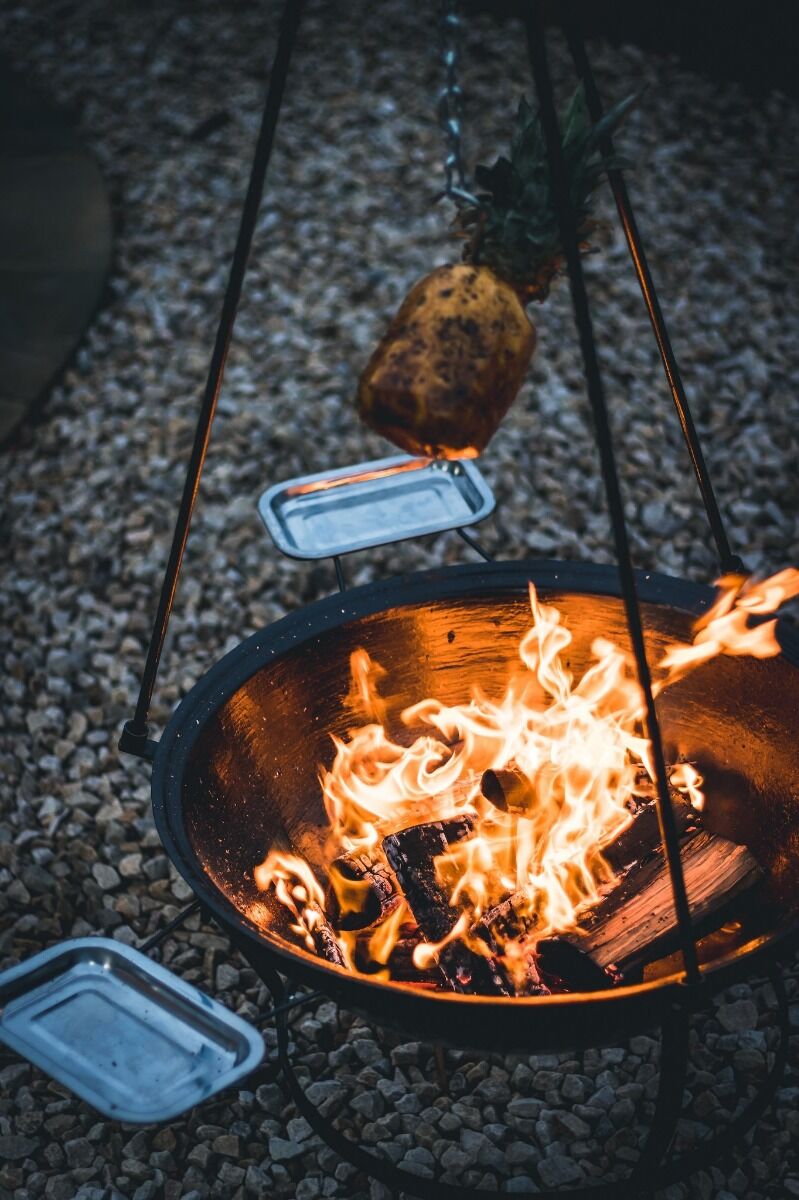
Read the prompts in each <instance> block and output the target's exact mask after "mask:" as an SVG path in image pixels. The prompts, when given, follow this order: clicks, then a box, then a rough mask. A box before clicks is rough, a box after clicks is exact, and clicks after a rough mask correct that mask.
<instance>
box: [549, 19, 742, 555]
mask: <svg viewBox="0 0 799 1200" xmlns="http://www.w3.org/2000/svg"><path fill="white" fill-rule="evenodd" d="M563 28H564V32H565V34H566V40H567V42H568V44H569V50H570V52H571V56H572V59H573V61H574V65H575V68H576V70H577V74H578V75H579V76H580V79H581V80H582V81H583V87H584V89H585V99H586V103H587V105H588V111H589V113H590V115H591V120H592V121H593V122H594V123H595V124H596V123H597V122H598V121H600V120H601V119H602V115H603V108H602V101H601V100H600V98H599V91H598V90H597V86H596V80H595V79H594V73H593V71H592V70H591V64H590V63H589V61H588V55H587V54H586V50H585V42H584V41H583V38H582V35H581V33H580V31H579V26H578V23H577V17H576V14H575V11H574V5H573V3H571V2H570V3H567V5H566V7H565V10H564V16H563ZM600 148H601V150H602V154H603V155H604V156H605V158H610V157H611V156H612V155H613V139H612V138H611V137H610V135H609V134H608V135H606V136H605V137H604V138H602V140H601V142H600ZM607 175H608V182H609V183H610V187H611V190H612V192H613V198H614V200H615V201H616V209H617V211H618V214H619V220H620V221H621V226H622V229H623V230H624V236H625V238H626V239H627V246H628V248H629V251H630V257H631V258H632V261H633V266H634V267H635V274H636V276H637V277H638V284H639V286H640V288H641V294H642V295H643V298H644V303H645V305H646V311H647V313H648V314H649V320H650V322H651V325H652V332H653V333H654V335H655V341H656V342H657V346H658V350H659V351H660V357H661V361H662V363H663V370H664V372H665V375H666V381H667V383H668V385H669V389H670V391H671V396H672V399H673V401H674V407H675V408H676V410H677V416H678V417H679V421H680V425H681V427H682V432H683V437H684V438H685V444H686V446H687V447H688V455H689V457H690V459H691V465H692V466H693V469H694V474H695V475H696V481H697V483H698V484H699V491H700V493H701V496H702V501H703V503H704V506H705V512H706V513H707V519H708V523H709V525H710V530H711V533H712V534H713V539H714V541H715V543H716V549H717V551H718V556H719V561H720V563H721V569H722V571H723V572H725V573H727V572H739V571H743V570H744V565H743V563H742V561H741V559H740V558H739V556H738V555H737V554H734V553H733V552H732V550H731V548H730V542H729V539H728V537H727V532H726V530H725V528H724V521H723V519H722V516H721V512H720V511H719V506H718V502H717V500H716V493H715V492H714V490H713V484H712V483H711V480H710V474H709V472H708V469H707V463H706V462H705V456H704V454H703V452H702V446H701V444H700V441H699V434H698V433H697V431H696V426H695V425H694V419H693V416H692V415H691V409H690V407H689V405H688V397H687V396H686V394H685V388H684V386H683V382H682V375H681V374H680V368H679V364H678V362H677V356H676V355H675V353H674V349H673V347H672V344H671V338H670V337H669V331H668V328H667V326H666V320H665V317H664V316H663V311H662V309H661V307H660V300H659V299H658V294H657V291H656V290H655V284H654V282H653V280H652V274H651V272H650V270H649V263H648V261H647V257H646V253H645V251H644V246H643V242H642V241H641V235H640V233H639V231H638V225H637V223H636V220H635V213H634V211H633V206H632V202H631V200H630V194H629V192H628V191H627V184H626V182H625V179H624V174H623V172H622V171H621V170H620V169H619V168H618V167H611V168H609V170H608V172H607Z"/></svg>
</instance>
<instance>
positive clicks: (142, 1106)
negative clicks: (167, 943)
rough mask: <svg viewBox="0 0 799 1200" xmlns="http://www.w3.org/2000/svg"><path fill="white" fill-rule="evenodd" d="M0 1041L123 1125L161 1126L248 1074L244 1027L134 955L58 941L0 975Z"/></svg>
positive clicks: (248, 1037) (259, 1046)
mask: <svg viewBox="0 0 799 1200" xmlns="http://www.w3.org/2000/svg"><path fill="white" fill-rule="evenodd" d="M0 1041H3V1042H5V1043H6V1045H8V1046H10V1047H11V1048H12V1049H13V1050H16V1051H17V1053H19V1054H21V1055H23V1056H24V1057H25V1058H27V1059H29V1060H30V1062H32V1063H35V1065H36V1066H38V1067H41V1068H42V1070H43V1071H46V1072H47V1074H48V1075H51V1076H52V1077H53V1078H54V1079H57V1080H59V1082H60V1083H63V1084H65V1085H66V1086H67V1087H69V1088H70V1089H71V1090H72V1091H73V1092H75V1093H76V1094H77V1095H78V1096H80V1097H81V1098H82V1099H83V1100H87V1101H88V1102H89V1104H92V1105H93V1106H94V1107H95V1108H96V1109H98V1111H99V1112H101V1113H104V1114H105V1115H106V1116H108V1117H115V1118H117V1119H118V1120H122V1121H135V1122H141V1123H145V1124H148V1123H151V1122H154V1121H166V1120H169V1119H171V1118H173V1117H176V1116H177V1115H178V1114H179V1113H182V1112H185V1110H186V1109H188V1108H191V1107H192V1106H193V1105H195V1104H198V1103H199V1102H200V1101H202V1100H205V1099H206V1098H207V1097H208V1096H211V1095H213V1094H214V1093H215V1092H218V1091H221V1090H222V1089H223V1088H225V1087H228V1086H229V1085H230V1084H232V1083H234V1082H235V1081H236V1080H238V1079H240V1078H241V1077H242V1076H244V1075H246V1074H248V1073H249V1072H250V1071H252V1070H254V1068H255V1067H256V1066H257V1065H258V1063H259V1062H260V1061H261V1059H262V1057H263V1054H264V1043H263V1039H262V1037H261V1035H260V1033H258V1032H257V1031H256V1030H255V1029H253V1028H252V1026H250V1025H248V1024H247V1022H246V1021H243V1020H242V1019H241V1018H240V1017H237V1016H235V1015H234V1014H233V1013H230V1012H228V1010H227V1009H226V1008H224V1007H223V1006H222V1005H221V1004H219V1003H217V1001H216V1000H212V999H211V998H210V997H209V996H206V995H204V994H203V993H202V992H200V991H198V990H197V989H196V988H194V987H192V986H191V985H190V984H187V983H184V982H183V981H182V980H180V979H178V978H177V976H175V975H173V974H172V973H171V972H170V971H168V970H166V969H165V968H164V967H161V966H159V965H158V964H157V963H154V962H152V961H151V960H150V959H149V958H147V957H146V956H145V955H144V954H141V953H140V952H139V951H138V950H132V949H131V948H130V947H128V946H124V945H122V944H121V943H119V942H114V941H111V940H109V939H106V938H79V939H76V940H74V941H68V942H61V943H59V944H58V945H57V946H53V947H51V949H49V950H45V951H43V952H42V953H41V954H37V955H35V956H34V957H33V958H30V959H28V960H27V961H26V962H24V963H21V964H20V965H19V966H17V967H12V968H11V969H10V970H8V971H5V972H3V973H2V974H0Z"/></svg>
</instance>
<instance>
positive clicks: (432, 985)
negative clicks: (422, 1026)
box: [352, 925, 446, 991]
mask: <svg viewBox="0 0 799 1200" xmlns="http://www.w3.org/2000/svg"><path fill="white" fill-rule="evenodd" d="M371 936H372V935H371V932H369V931H368V930H359V932H358V936H357V939H356V941H355V947H354V951H353V956H352V957H353V963H354V965H355V966H356V968H357V969H358V970H359V971H362V972H363V974H364V975H374V974H375V973H376V972H378V971H383V970H385V969H388V972H389V976H390V978H391V979H392V980H393V981H394V982H395V983H412V984H414V985H415V986H417V987H422V988H427V989H429V990H431V991H440V990H441V989H442V987H445V986H446V984H445V981H444V979H443V977H442V974H441V971H440V970H439V969H438V966H437V965H436V964H435V963H433V964H431V965H430V966H429V967H417V965H416V963H415V962H414V961H413V955H414V951H415V950H416V947H417V946H418V945H420V944H421V942H422V941H423V938H422V936H421V934H420V933H419V930H418V929H416V927H415V926H413V925H410V926H408V925H404V926H403V927H402V929H401V930H400V936H399V937H398V938H397V941H396V942H395V943H394V945H393V946H392V948H391V953H390V954H389V956H388V958H387V959H386V961H385V963H382V962H376V961H375V959H374V957H373V954H372V947H371V945H370V942H371Z"/></svg>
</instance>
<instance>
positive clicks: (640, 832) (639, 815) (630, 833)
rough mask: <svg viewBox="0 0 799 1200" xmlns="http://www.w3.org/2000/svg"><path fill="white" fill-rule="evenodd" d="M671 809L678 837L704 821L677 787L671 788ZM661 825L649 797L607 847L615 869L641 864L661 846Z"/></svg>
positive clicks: (603, 852) (604, 855) (654, 804)
mask: <svg viewBox="0 0 799 1200" xmlns="http://www.w3.org/2000/svg"><path fill="white" fill-rule="evenodd" d="M669 795H670V797H671V808H672V812H673V813H674V821H675V824H676V826H677V836H678V837H680V838H682V837H684V836H685V835H686V834H687V833H688V832H689V831H692V830H695V829H697V828H698V827H699V822H700V820H701V818H700V816H699V813H698V812H697V811H696V809H695V808H694V807H693V806H692V805H691V804H689V803H688V801H687V800H686V799H685V797H684V796H682V795H681V794H680V793H679V792H678V791H677V790H676V788H669ZM660 844H661V840H660V824H659V822H658V810H657V803H656V802H655V801H654V800H650V801H649V802H648V803H646V804H643V805H641V807H640V808H638V809H637V810H636V811H635V813H634V814H633V819H632V822H631V823H630V824H629V825H628V826H627V828H626V829H625V830H624V832H623V833H621V834H619V836H618V837H617V838H616V840H615V841H613V842H611V843H610V845H608V846H605V847H604V849H603V851H602V856H603V858H605V859H606V861H607V862H608V863H609V864H610V866H611V867H612V868H613V870H614V871H617V872H618V871H623V870H624V869H625V868H626V867H629V866H631V865H632V864H633V863H639V862H641V861H643V859H645V858H646V856H647V855H648V854H651V853H652V852H653V851H655V850H658V849H659V848H660Z"/></svg>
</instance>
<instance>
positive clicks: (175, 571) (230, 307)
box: [121, 0, 304, 749]
mask: <svg viewBox="0 0 799 1200" xmlns="http://www.w3.org/2000/svg"><path fill="white" fill-rule="evenodd" d="M303 5H304V0H286V3H285V6H284V9H283V16H282V20H281V25H280V33H279V35H278V42H277V49H276V51H275V57H274V61H273V63H272V71H271V74H270V76H269V87H268V89H267V94H266V101H265V103H264V111H263V116H262V118H261V127H260V130H259V131H258V140H257V142H256V145H255V154H254V156H253V161H252V169H251V171H250V181H249V184H248V186H247V195H246V197H245V200H244V208H243V209H242V213H241V222H240V225H239V232H238V237H237V238H236V247H235V250H234V252H233V261H232V263H231V267H230V275H229V277H228V282H227V288H226V290H225V297H224V300H223V302H222V312H221V315H220V318H219V327H218V329H217V332H216V340H215V342H214V349H213V353H212V354H211V362H210V364H209V367H208V378H207V381H206V384H205V392H204V393H203V399H202V404H201V406H200V412H199V415H198V417H197V425H196V428H195V431H194V444H193V445H192V449H191V457H190V458H189V465H188V468H187V471H186V481H185V483H184V485H183V494H182V496H181V499H180V508H179V510H178V517H177V521H176V523H175V532H174V534H173V537H172V547H171V549H170V551H169V559H168V561H167V565H166V571H165V572H164V581H163V583H162V585H161V595H160V597H159V600H158V609H157V612H156V617H155V623H154V625H153V631H152V635H151V637H150V645H149V648H148V650H147V659H146V661H145V664H144V671H143V673H142V680H141V688H140V690H139V699H138V702H137V704H136V712H135V715H134V717H133V720H132V721H128V722H127V724H126V726H125V731H124V734H123V738H122V742H121V745H122V748H123V749H130V748H131V743H133V744H135V743H136V742H138V741H142V740H143V739H146V737H147V718H148V715H149V711H150V703H151V701H152V696H153V688H154V687H155V680H156V676H157V674H158V664H159V662H160V660H161V652H162V650H163V647H164V638H165V637H166V631H167V626H168V624H169V617H170V614H171V612H172V605H173V602H174V599H175V591H176V589H177V584H178V576H179V574H180V567H181V563H182V562H183V552H184V550H185V549H186V541H187V539H188V536H189V526H190V524H191V517H192V512H193V511H194V503H195V500H196V499H197V490H198V488H199V486H200V476H201V475H202V470H203V465H204V463H205V455H206V452H207V450H208V440H209V438H210V435H211V425H212V424H213V420H214V414H215V413H216V404H217V400H218V398H219V392H220V389H221V387H222V377H223V375H224V372H225V363H226V360H227V354H228V349H229V347H230V340H231V337H232V334H233V324H234V322H235V320H236V310H237V309H238V305H239V299H240V297H241V288H242V283H243V281H244V274H245V272H246V270H247V260H248V258H249V254H250V247H251V246H252V239H253V234H254V233H255V225H256V222H257V219H258V211H259V209H260V206H261V197H262V195H263V189H264V179H265V178H266V169H267V167H268V165H269V159H270V157H271V154H272V146H273V144H274V139H275V130H276V128H277V121H278V116H279V114H280V106H281V103H282V101H283V94H284V92H285V88H286V78H287V76H288V69H289V62H290V60H291V53H292V50H293V49H294V43H295V41H296V38H297V30H298V28H299V24H300V18H301V16H302V10H303ZM125 735H127V737H126V736H125Z"/></svg>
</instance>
